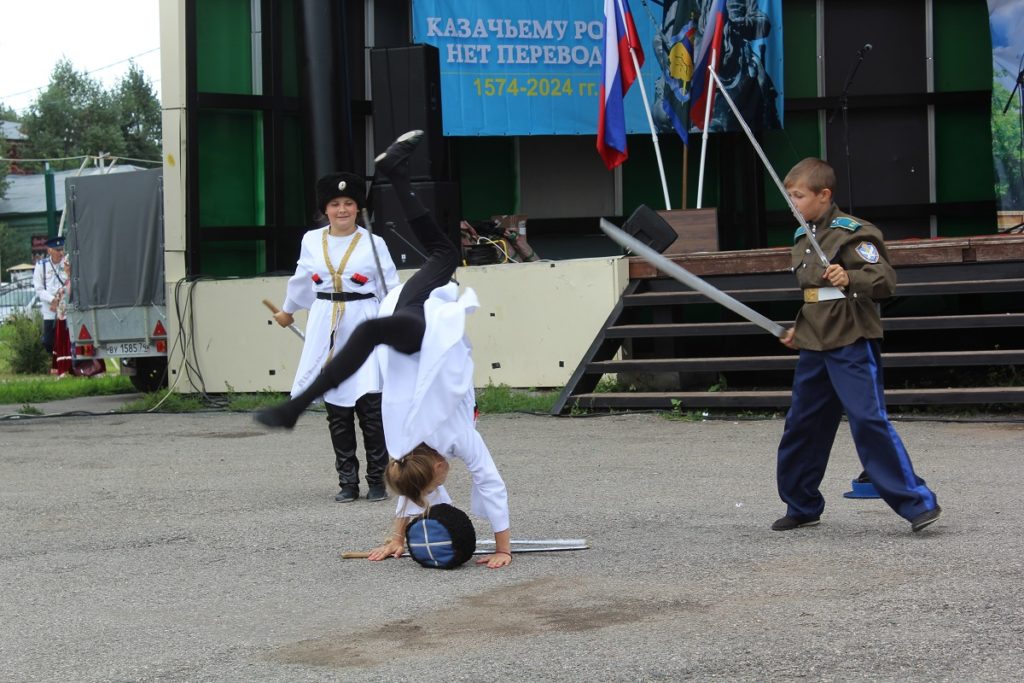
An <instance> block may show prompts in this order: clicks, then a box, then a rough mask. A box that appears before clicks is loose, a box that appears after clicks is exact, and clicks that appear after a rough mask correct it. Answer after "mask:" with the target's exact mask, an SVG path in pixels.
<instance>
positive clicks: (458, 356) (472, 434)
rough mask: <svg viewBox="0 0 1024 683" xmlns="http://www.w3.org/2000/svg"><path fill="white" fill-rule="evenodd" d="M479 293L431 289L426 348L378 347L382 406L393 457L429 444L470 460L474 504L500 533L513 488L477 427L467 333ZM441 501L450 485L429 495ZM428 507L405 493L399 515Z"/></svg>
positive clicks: (388, 307) (385, 310)
mask: <svg viewBox="0 0 1024 683" xmlns="http://www.w3.org/2000/svg"><path fill="white" fill-rule="evenodd" d="M400 289H401V288H399V290H396V291H393V292H391V293H390V294H388V296H387V298H386V299H385V300H384V303H383V304H382V305H381V310H380V314H381V315H382V316H384V315H390V314H391V313H392V312H393V311H394V307H395V303H396V302H397V299H398V293H399V291H400ZM479 305H480V304H479V301H478V300H477V297H476V293H475V292H474V291H473V290H472V289H468V288H467V289H466V290H465V291H464V292H463V293H462V295H461V296H459V292H458V286H457V285H456V284H455V283H449V284H447V285H445V286H444V287H438V288H437V289H435V290H434V291H432V292H431V293H430V298H428V299H427V301H426V303H425V304H424V307H423V312H424V316H425V318H426V332H425V333H424V336H423V345H422V347H421V348H420V351H419V352H417V353H414V354H412V355H407V354H404V353H400V352H398V351H395V350H394V349H392V348H391V347H389V346H379V347H377V352H378V355H379V356H380V365H381V370H382V372H383V373H384V393H383V395H382V397H381V402H382V403H381V412H382V414H383V418H384V438H385V440H386V441H387V445H388V452H389V453H390V454H391V457H392V458H396V459H397V458H401V457H402V456H404V455H405V454H407V453H409V452H410V451H412V450H413V449H414V448H415V447H416V446H418V445H419V444H421V443H425V444H427V445H428V446H430V447H431V448H433V449H434V450H436V451H437V452H438V453H440V454H441V455H442V456H444V457H445V458H448V459H449V460H450V459H452V458H458V459H459V460H462V461H463V462H464V463H465V464H466V468H467V469H468V470H469V472H470V475H471V476H472V479H473V488H472V493H471V495H470V511H472V513H473V514H474V515H477V516H480V517H486V518H487V519H488V521H489V522H490V524H491V528H492V529H493V530H494V531H495V532H499V531H505V530H506V529H508V528H509V513H508V493H507V491H506V489H505V482H504V481H503V480H502V478H501V475H500V474H499V473H498V468H497V467H495V465H494V460H493V459H492V458H491V453H490V451H488V450H487V445H486V444H485V443H484V440H483V438H481V436H480V434H479V433H478V432H477V431H476V425H475V419H474V411H475V408H476V395H475V393H474V390H473V357H472V353H471V352H472V348H471V346H470V344H469V341H468V340H467V339H466V337H465V328H466V314H467V313H471V312H472V311H474V310H476V309H477V307H479ZM427 501H428V502H429V503H430V504H432V505H436V504H438V503H450V502H451V498H449V496H448V492H447V491H445V489H444V487H443V486H441V487H438V489H437V490H436V491H434V492H433V493H431V494H430V495H428V496H427ZM421 511H422V509H421V508H420V507H419V506H417V505H416V504H415V503H413V502H412V501H410V500H407V499H406V498H404V497H401V496H400V497H399V499H398V507H397V511H396V514H398V515H403V514H404V515H415V514H418V513H419V512H421Z"/></svg>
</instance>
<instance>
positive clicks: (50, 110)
mask: <svg viewBox="0 0 1024 683" xmlns="http://www.w3.org/2000/svg"><path fill="white" fill-rule="evenodd" d="M22 130H23V131H24V132H25V134H26V135H27V136H28V141H27V142H26V144H25V145H24V153H23V156H24V157H26V158H36V159H56V158H61V157H80V156H85V155H90V154H92V155H95V154H99V153H101V152H106V153H109V154H112V155H115V156H128V157H132V158H136V159H146V160H153V161H157V160H159V158H160V103H159V102H158V101H157V99H156V96H155V95H154V93H153V88H152V85H151V84H150V83H149V81H148V80H147V79H146V77H145V75H144V74H143V73H142V71H141V70H139V68H138V67H137V66H136V65H135V64H134V63H132V64H131V65H130V67H129V71H128V74H127V75H126V76H124V77H123V78H122V79H121V80H120V81H119V82H118V83H117V85H115V87H114V88H113V89H111V90H109V91H107V90H104V89H103V87H102V85H101V84H100V82H99V81H97V80H96V79H95V78H92V77H91V76H89V75H88V74H86V73H84V72H79V71H76V70H75V68H74V66H73V65H72V64H71V62H70V61H69V60H67V59H62V60H61V61H59V62H57V64H56V66H54V68H53V73H52V74H51V75H50V83H49V85H48V86H47V87H46V89H45V90H43V92H41V93H40V94H39V97H38V98H36V101H35V102H33V103H32V105H31V106H30V107H29V110H28V113H27V114H26V115H25V117H24V121H23V125H22ZM79 163H80V162H78V161H73V160H72V161H66V162H53V163H51V167H53V168H54V169H57V170H60V169H65V168H73V167H77V166H78V165H79Z"/></svg>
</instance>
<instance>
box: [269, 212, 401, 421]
mask: <svg viewBox="0 0 1024 683" xmlns="http://www.w3.org/2000/svg"><path fill="white" fill-rule="evenodd" d="M326 230H327V228H317V229H315V230H310V231H309V232H307V233H306V234H305V235H303V236H302V248H301V251H300V252H299V260H298V263H297V265H296V268H295V274H294V275H293V276H292V277H291V278H290V279H289V280H288V289H287V293H286V296H285V300H284V304H283V305H282V306H281V310H283V311H286V312H288V313H294V312H295V311H297V310H299V309H300V308H306V309H309V317H308V319H307V322H306V331H305V334H306V341H305V343H304V344H303V346H302V356H301V357H300V359H299V368H298V370H297V371H296V373H295V381H294V383H293V384H292V396H295V395H296V394H298V393H300V392H301V391H302V390H303V389H305V388H306V387H307V386H309V383H310V382H312V381H313V380H314V379H315V378H316V376H317V375H318V374H320V371H321V370H322V369H323V367H324V364H325V363H326V362H327V361H328V360H329V357H328V352H329V350H330V339H331V310H332V308H333V307H334V303H333V302H331V301H328V300H326V299H317V298H316V295H317V292H333V291H334V285H333V284H332V280H331V273H330V270H329V269H328V267H327V263H326V261H325V260H324V250H323V234H324V232H325V231H326ZM357 233H358V234H361V235H362V236H361V237H360V238H359V242H358V244H356V247H355V249H353V250H352V255H351V256H350V257H349V260H348V263H346V265H345V269H344V271H342V273H341V279H342V290H343V291H345V292H356V293H367V292H369V293H373V294H374V295H375V297H374V298H372V299H360V300H358V301H346V302H345V310H344V313H343V315H342V316H341V319H340V320H339V321H338V323H337V326H336V330H337V331H336V333H335V336H334V351H333V353H337V352H338V351H339V350H340V349H341V347H342V346H344V345H345V342H346V341H347V340H348V338H349V335H350V334H352V330H353V329H355V327H356V325H358V324H359V323H361V322H363V321H364V320H369V319H371V318H375V317H377V309H378V308H379V306H380V304H379V302H380V301H381V300H382V299H383V298H384V287H383V286H382V283H381V281H380V274H379V273H378V272H377V264H376V262H375V261H374V258H373V249H372V248H371V245H370V239H371V237H370V233H369V232H367V231H366V230H365V229H363V228H358V227H357V228H356V232H355V233H353V234H352V235H349V236H347V237H335V236H332V235H330V234H328V236H327V249H328V253H329V255H330V259H331V265H332V266H333V267H334V268H335V269H337V268H338V266H339V265H340V263H341V260H342V258H343V257H344V256H345V252H346V251H347V250H348V248H349V245H350V244H351V243H352V240H353V239H354V238H355V235H356V234H357ZM372 239H373V240H374V244H376V245H377V256H378V257H379V258H380V265H381V269H382V270H383V271H384V283H385V284H386V285H387V289H388V290H392V289H394V288H395V287H397V286H398V282H399V281H398V271H397V270H396V269H395V264H394V262H393V261H392V260H391V255H390V254H389V253H388V248H387V245H386V244H385V243H384V240H383V239H381V238H380V237H376V236H375V237H373V238H372ZM356 273H358V274H360V275H362V276H364V277H365V278H367V281H366V283H364V284H361V285H360V284H357V283H356V282H353V281H352V276H353V275H355V274H356ZM314 274H315V275H317V276H318V278H319V280H320V283H319V284H317V283H316V282H315V281H314V280H313V275H314ZM331 357H333V356H331ZM380 389H381V378H380V367H379V365H378V363H377V359H376V357H375V356H374V354H371V355H370V357H369V358H368V359H367V361H366V362H365V363H363V365H362V367H360V368H359V370H357V371H356V372H355V374H353V375H352V376H351V377H349V378H348V379H346V380H345V381H344V382H342V383H341V385H340V386H338V387H335V388H333V389H331V390H330V391H328V392H327V393H326V394H324V400H325V401H327V402H328V403H330V404H332V405H336V406H343V407H348V408H350V407H352V406H354V405H355V403H356V400H357V399H358V398H359V397H360V396H362V395H363V394H367V393H373V392H378V391H380Z"/></svg>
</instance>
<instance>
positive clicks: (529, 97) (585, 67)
mask: <svg viewBox="0 0 1024 683" xmlns="http://www.w3.org/2000/svg"><path fill="white" fill-rule="evenodd" d="M634 2H635V3H636V4H640V0H634ZM603 8H604V3H603V1H602V0H517V1H515V2H508V1H498V0H491V1H489V0H413V40H414V42H417V43H428V44H430V45H434V46H435V47H437V48H438V51H439V52H440V61H441V98H442V99H441V103H442V112H443V118H444V134H445V135H594V134H596V133H597V113H598V105H599V101H598V93H599V92H600V89H601V77H602V71H603V54H602V53H603V47H604V12H603ZM633 15H634V18H635V19H636V25H637V32H638V34H639V36H640V41H641V44H642V45H643V46H645V47H646V46H648V45H650V44H651V40H652V34H653V26H652V24H651V22H650V21H648V19H647V16H646V15H645V13H644V12H643V11H642V10H639V9H638V8H637V7H634V8H633ZM641 73H642V74H643V80H644V85H645V87H646V88H647V95H648V97H649V98H650V97H652V96H653V88H654V82H655V78H656V76H657V75H658V67H657V62H656V60H654V59H648V60H647V63H646V64H645V65H644V66H643V68H642V70H641ZM625 103H626V130H627V132H629V133H645V132H649V131H650V128H649V126H648V124H647V115H646V113H645V112H644V105H643V101H642V100H641V96H640V88H639V87H637V86H634V87H633V88H631V89H630V90H629V93H628V94H627V95H626V98H625Z"/></svg>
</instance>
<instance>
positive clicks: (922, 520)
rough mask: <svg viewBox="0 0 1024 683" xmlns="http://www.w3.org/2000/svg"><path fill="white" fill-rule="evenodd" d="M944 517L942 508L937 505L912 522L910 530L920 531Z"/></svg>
mask: <svg viewBox="0 0 1024 683" xmlns="http://www.w3.org/2000/svg"><path fill="white" fill-rule="evenodd" d="M941 516H942V508H940V507H939V506H938V505H936V506H935V507H934V508H932V509H931V510H925V511H924V512H922V513H921V514H919V515H918V516H917V517H914V518H913V519H912V520H910V529H911V530H912V531H920V530H921V529H923V528H925V527H926V526H928V525H929V524H931V523H932V522H937V521H939V517H941Z"/></svg>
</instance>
